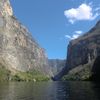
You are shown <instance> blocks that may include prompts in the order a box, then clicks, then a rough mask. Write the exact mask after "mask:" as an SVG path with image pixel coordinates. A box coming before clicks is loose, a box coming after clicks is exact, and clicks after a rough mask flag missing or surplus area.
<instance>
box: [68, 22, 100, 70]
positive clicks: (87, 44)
mask: <svg viewBox="0 0 100 100" xmlns="http://www.w3.org/2000/svg"><path fill="white" fill-rule="evenodd" d="M99 55H100V21H98V23H97V24H96V26H95V27H94V28H92V29H91V30H90V31H89V32H88V33H86V34H85V35H83V36H81V37H79V38H78V39H76V40H72V41H71V42H70V44H69V46H68V56H67V62H68V66H69V67H70V69H71V68H74V67H76V66H78V65H83V64H87V63H90V62H92V61H93V60H94V59H95V58H96V57H97V56H99Z"/></svg>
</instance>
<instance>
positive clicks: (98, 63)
mask: <svg viewBox="0 0 100 100" xmlns="http://www.w3.org/2000/svg"><path fill="white" fill-rule="evenodd" d="M91 80H92V81H97V82H100V56H98V57H97V58H96V60H95V62H94V65H93V67H92V77H91Z"/></svg>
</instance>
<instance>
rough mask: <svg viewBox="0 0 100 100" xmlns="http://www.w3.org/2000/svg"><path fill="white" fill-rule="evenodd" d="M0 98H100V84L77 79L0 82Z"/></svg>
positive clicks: (30, 99) (97, 99)
mask: <svg viewBox="0 0 100 100" xmlns="http://www.w3.org/2000/svg"><path fill="white" fill-rule="evenodd" d="M0 100H100V84H95V83H91V82H75V81H73V82H72V81H68V82H36V83H32V82H9V83H0Z"/></svg>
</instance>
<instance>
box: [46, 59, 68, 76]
mask: <svg viewBox="0 0 100 100" xmlns="http://www.w3.org/2000/svg"><path fill="white" fill-rule="evenodd" d="M48 62H49V66H50V68H51V70H52V72H53V75H56V74H57V73H59V72H60V71H61V70H62V69H63V68H64V67H65V63H66V60H61V59H49V60H48Z"/></svg>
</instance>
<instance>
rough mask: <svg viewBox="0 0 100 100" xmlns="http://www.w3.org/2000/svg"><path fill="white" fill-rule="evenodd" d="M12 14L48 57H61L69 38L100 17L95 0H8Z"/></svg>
mask: <svg viewBox="0 0 100 100" xmlns="http://www.w3.org/2000/svg"><path fill="white" fill-rule="evenodd" d="M10 1H11V5H12V7H13V10H14V15H15V16H16V17H17V18H18V19H19V20H20V22H21V23H22V24H23V25H25V26H26V27H28V29H29V31H30V32H31V33H32V36H33V38H35V40H36V41H37V42H38V43H39V44H40V46H41V47H43V48H45V50H46V53H47V55H48V58H50V59H51V58H52V59H56V58H59V59H64V58H66V55H67V46H68V43H69V41H70V40H72V39H76V38H77V37H79V36H80V35H83V34H84V33H85V32H87V31H88V30H89V29H91V28H92V27H93V26H94V25H95V23H96V22H97V21H98V20H99V19H100V1H99V0H10Z"/></svg>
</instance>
